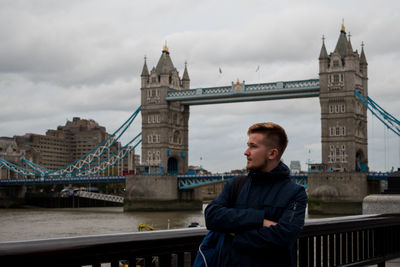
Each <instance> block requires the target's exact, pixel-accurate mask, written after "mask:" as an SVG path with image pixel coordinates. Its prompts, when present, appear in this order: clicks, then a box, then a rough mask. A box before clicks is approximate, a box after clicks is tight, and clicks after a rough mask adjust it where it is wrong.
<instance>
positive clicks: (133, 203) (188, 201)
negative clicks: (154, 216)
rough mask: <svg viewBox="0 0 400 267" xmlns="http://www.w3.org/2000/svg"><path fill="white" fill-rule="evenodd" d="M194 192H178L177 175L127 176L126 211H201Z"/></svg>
mask: <svg viewBox="0 0 400 267" xmlns="http://www.w3.org/2000/svg"><path fill="white" fill-rule="evenodd" d="M192 194H193V193H192V192H186V193H184V194H183V195H182V193H179V192H178V181H177V177H176V176H175V175H128V176H126V196H125V202H124V210H125V211H171V210H201V208H202V201H201V200H195V199H194V198H192Z"/></svg>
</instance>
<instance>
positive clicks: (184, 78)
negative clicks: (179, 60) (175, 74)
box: [182, 61, 190, 89]
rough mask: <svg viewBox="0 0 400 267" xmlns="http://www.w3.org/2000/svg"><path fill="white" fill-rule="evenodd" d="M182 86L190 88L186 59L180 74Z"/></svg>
mask: <svg viewBox="0 0 400 267" xmlns="http://www.w3.org/2000/svg"><path fill="white" fill-rule="evenodd" d="M182 87H183V89H189V88H190V78H189V73H188V70H187V62H186V61H185V70H184V71H183V76H182Z"/></svg>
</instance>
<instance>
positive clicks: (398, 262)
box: [367, 258, 400, 267]
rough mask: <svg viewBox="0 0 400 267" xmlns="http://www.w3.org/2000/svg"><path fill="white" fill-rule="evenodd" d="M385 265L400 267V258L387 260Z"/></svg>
mask: <svg viewBox="0 0 400 267" xmlns="http://www.w3.org/2000/svg"><path fill="white" fill-rule="evenodd" d="M375 266H378V265H368V266H367V267H375ZM385 267H400V258H397V259H394V260H391V261H387V262H386V265H385Z"/></svg>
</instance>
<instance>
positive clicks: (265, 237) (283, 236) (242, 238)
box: [205, 183, 307, 249]
mask: <svg viewBox="0 0 400 267" xmlns="http://www.w3.org/2000/svg"><path fill="white" fill-rule="evenodd" d="M231 187H232V184H231V183H227V184H226V185H225V187H224V189H223V191H222V193H221V194H220V195H219V196H218V198H217V199H216V200H214V201H212V202H211V203H210V204H209V205H208V206H207V208H206V210H205V219H206V226H207V228H208V229H209V230H213V231H217V232H225V233H234V238H233V241H232V245H233V246H234V247H236V248H238V249H260V248H271V247H276V246H279V247H289V246H291V245H292V244H293V243H294V242H295V241H296V239H297V238H298V236H299V234H300V231H301V230H302V228H303V226H304V216H305V208H306V203H307V195H306V193H305V191H304V190H300V191H298V192H297V193H296V194H295V195H294V196H293V198H292V199H293V201H291V202H290V203H289V205H288V206H287V207H285V209H284V211H283V213H282V216H281V217H280V218H279V220H278V221H277V222H274V221H272V220H270V219H269V218H264V217H265V216H264V210H262V209H255V208H247V209H238V208H232V207H230V205H229V196H230V190H231ZM249 197H251V196H249Z"/></svg>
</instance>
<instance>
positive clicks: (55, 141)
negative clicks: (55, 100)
mask: <svg viewBox="0 0 400 267" xmlns="http://www.w3.org/2000/svg"><path fill="white" fill-rule="evenodd" d="M109 136H110V134H108V133H107V132H106V129H105V127H103V126H100V125H99V124H98V123H97V122H96V121H94V120H85V119H80V118H78V117H75V118H73V120H72V121H67V122H66V124H65V125H64V126H58V127H57V130H48V131H47V132H46V134H45V135H40V134H33V133H28V134H25V135H23V136H15V137H14V139H15V141H16V143H17V144H18V147H19V148H21V149H24V150H27V149H30V150H33V151H35V152H36V154H35V155H36V157H32V156H27V157H26V159H28V160H30V161H32V162H34V163H36V164H38V165H40V166H42V167H45V168H47V169H50V170H56V169H59V168H62V167H64V166H66V165H68V164H70V163H72V162H74V161H76V160H78V159H80V158H82V157H83V156H85V155H86V154H88V153H89V152H91V151H92V150H93V149H95V148H96V147H97V146H98V145H99V144H101V143H102V142H104V141H105V140H106V139H107V138H108V137H109ZM120 147H121V144H120V143H119V142H116V143H114V144H113V145H112V147H111V149H110V151H109V152H106V153H105V154H104V155H103V156H102V159H105V158H107V157H108V156H110V155H112V154H113V153H115V152H116V151H117V150H118V149H119V148H120ZM31 154H32V153H31ZM131 154H134V151H133V152H131ZM129 160H130V161H131V162H129ZM121 168H123V169H128V168H131V169H134V157H133V156H131V155H129V156H128V157H126V158H125V161H124V166H123V167H121Z"/></svg>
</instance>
